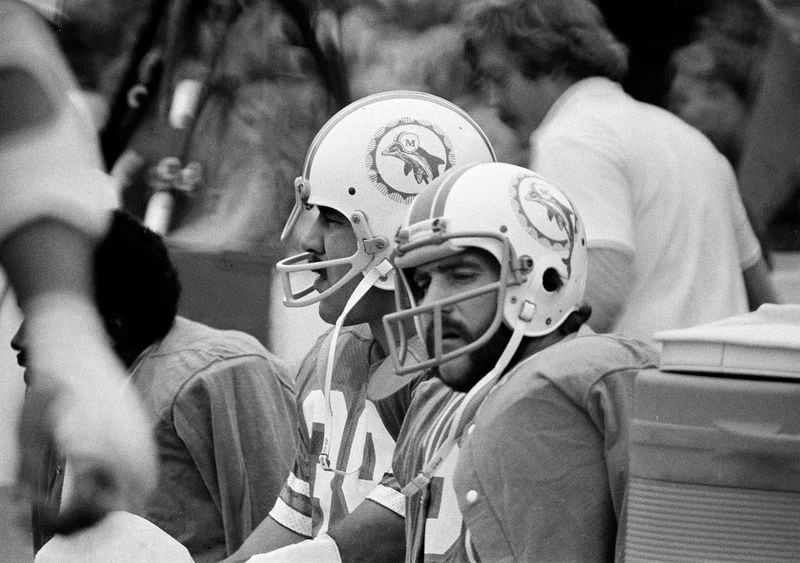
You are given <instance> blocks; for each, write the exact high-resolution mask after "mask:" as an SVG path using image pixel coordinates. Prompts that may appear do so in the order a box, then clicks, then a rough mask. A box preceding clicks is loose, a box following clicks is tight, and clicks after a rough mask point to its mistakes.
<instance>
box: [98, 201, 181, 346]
mask: <svg viewBox="0 0 800 563" xmlns="http://www.w3.org/2000/svg"><path fill="white" fill-rule="evenodd" d="M94 268H95V272H94V280H95V299H96V302H97V307H98V309H99V310H100V315H101V316H102V317H103V321H104V322H105V325H106V329H107V330H108V332H109V334H110V335H111V336H112V339H114V340H115V344H116V345H117V348H118V349H119V348H120V347H121V345H122V343H121V342H118V341H117V339H120V338H121V339H124V340H125V342H124V345H125V346H126V347H128V348H133V349H137V350H139V351H141V350H143V349H144V348H146V347H147V346H149V345H150V344H152V343H154V342H156V341H158V340H160V339H162V338H163V337H164V336H165V335H166V334H167V332H169V330H170V328H172V324H173V322H174V320H175V315H176V314H177V311H178V299H179V297H180V291H181V287H180V281H179V280H178V274H177V272H176V270H175V267H174V266H173V265H172V262H171V261H170V258H169V254H168V252H167V247H166V245H165V244H164V241H163V240H162V238H161V237H160V236H159V235H157V234H156V233H154V232H153V231H151V230H150V229H148V228H147V227H145V226H144V225H143V224H142V223H141V222H140V221H139V220H138V219H136V218H134V217H133V216H132V215H130V214H128V213H126V212H124V211H114V214H113V219H112V222H111V226H110V228H109V230H108V233H107V234H106V236H105V237H104V238H103V239H102V240H101V241H100V242H99V244H98V246H97V248H96V250H95V254H94ZM119 326H123V327H124V332H123V334H122V336H120V335H119V334H118V333H119ZM123 359H124V358H123Z"/></svg>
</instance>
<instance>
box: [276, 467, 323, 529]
mask: <svg viewBox="0 0 800 563" xmlns="http://www.w3.org/2000/svg"><path fill="white" fill-rule="evenodd" d="M298 453H299V452H298ZM312 514H313V507H312V500H311V485H310V479H309V477H308V476H307V472H306V470H305V464H303V463H301V462H300V460H299V459H295V462H294V465H293V467H292V471H291V473H290V474H289V477H288V478H287V479H286V482H285V483H284V485H283V488H282V489H281V492H280V494H279V495H278V499H277V500H276V501H275V505H274V506H273V507H272V510H271V511H270V513H269V516H270V518H272V519H273V520H275V521H276V522H277V523H278V524H280V525H281V526H283V527H285V528H288V529H289V530H291V531H293V532H294V533H296V534H300V535H301V536H303V537H305V538H310V537H312V533H313V521H312Z"/></svg>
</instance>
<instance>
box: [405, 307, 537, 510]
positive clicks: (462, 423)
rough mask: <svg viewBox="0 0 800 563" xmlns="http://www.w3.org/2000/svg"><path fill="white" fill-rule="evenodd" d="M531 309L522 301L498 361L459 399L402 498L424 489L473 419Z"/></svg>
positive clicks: (508, 357)
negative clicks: (433, 449)
mask: <svg viewBox="0 0 800 563" xmlns="http://www.w3.org/2000/svg"><path fill="white" fill-rule="evenodd" d="M535 309H536V305H534V304H533V303H531V302H530V301H526V302H525V303H524V304H523V305H522V310H521V311H520V314H519V318H520V321H522V322H518V323H517V326H515V327H514V331H513V332H512V333H511V337H510V338H509V339H508V344H506V347H505V349H504V350H503V353H502V354H500V358H498V360H497V363H495V365H494V367H493V368H492V369H491V370H490V371H489V373H487V374H486V375H484V376H483V377H482V378H481V379H480V380H479V381H478V382H477V383H476V384H475V385H474V386H473V387H472V389H470V390H469V392H468V393H467V394H466V396H465V397H464V398H463V399H462V400H461V404H460V405H459V407H458V410H456V412H455V413H453V420H454V422H453V424H451V425H450V429H449V431H448V433H447V438H446V439H445V441H444V442H442V444H441V445H440V446H439V447H438V448H437V449H436V453H434V454H433V456H432V457H431V459H430V460H429V461H428V463H426V464H425V466H424V467H423V468H422V471H420V472H419V473H418V474H417V476H416V477H414V479H413V480H412V481H411V482H409V483H408V484H407V485H406V486H405V487H403V490H402V491H401V492H402V493H403V494H404V495H405V496H406V498H411V497H412V496H414V495H415V494H416V493H417V492H418V491H420V490H422V489H424V488H425V487H427V486H428V483H430V481H431V478H432V477H433V475H434V473H435V472H436V469H437V468H438V467H439V465H441V464H442V462H443V461H444V460H445V459H446V458H447V456H448V454H449V453H450V450H452V449H453V446H454V445H455V444H456V443H457V442H458V440H459V438H461V434H462V433H463V432H464V429H465V428H466V426H467V425H468V424H469V423H470V422H471V421H472V419H473V418H474V417H475V413H476V412H477V411H478V408H479V407H480V406H481V404H483V401H484V399H486V396H487V395H488V394H489V391H490V390H491V389H492V387H494V384H495V383H496V382H497V380H498V379H500V376H501V375H503V372H504V371H505V369H506V368H507V367H508V364H509V363H510V362H511V359H512V358H513V357H514V354H516V352H517V349H518V348H519V345H520V342H522V338H523V337H524V336H525V329H526V328H527V324H528V321H529V320H530V319H531V318H533V312H534V310H535Z"/></svg>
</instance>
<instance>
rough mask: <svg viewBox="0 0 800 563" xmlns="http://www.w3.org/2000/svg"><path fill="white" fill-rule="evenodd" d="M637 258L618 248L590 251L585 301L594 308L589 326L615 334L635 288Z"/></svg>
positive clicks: (593, 249) (598, 330) (595, 329)
mask: <svg viewBox="0 0 800 563" xmlns="http://www.w3.org/2000/svg"><path fill="white" fill-rule="evenodd" d="M633 277H634V272H633V256H632V255H631V254H630V253H627V252H624V251H623V250H620V249H614V248H589V252H588V272H587V277H586V296H585V301H586V302H587V303H588V304H589V305H591V307H592V315H591V317H589V321H588V324H589V326H590V327H591V328H592V330H594V331H595V332H611V331H613V329H614V325H615V323H616V321H617V319H618V318H619V316H620V314H621V313H622V310H623V308H624V306H625V301H626V299H627V297H628V295H629V294H630V289H631V286H632V285H633Z"/></svg>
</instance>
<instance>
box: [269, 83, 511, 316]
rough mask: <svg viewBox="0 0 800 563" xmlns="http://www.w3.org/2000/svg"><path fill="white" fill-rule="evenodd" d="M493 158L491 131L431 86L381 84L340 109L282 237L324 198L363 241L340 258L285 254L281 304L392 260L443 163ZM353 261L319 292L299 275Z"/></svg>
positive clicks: (307, 168)
mask: <svg viewBox="0 0 800 563" xmlns="http://www.w3.org/2000/svg"><path fill="white" fill-rule="evenodd" d="M495 160H496V158H495V154H494V150H493V149H492V146H491V144H490V143H489V140H488V138H487V137H486V135H485V134H484V133H483V131H481V129H480V127H478V125H477V124H476V123H475V122H474V121H473V120H472V118H470V117H469V116H468V115H467V114H466V113H465V112H464V111H463V110H461V109H460V108H458V107H457V106H455V105H453V104H452V103H450V102H448V101H447V100H444V99H442V98H438V97H436V96H433V95H430V94H426V93H422V92H411V91H390V92H382V93H379V94H374V95H371V96H367V97H365V98H363V99H361V100H358V101H356V102H354V103H352V104H350V105H348V106H347V107H345V108H344V109H342V110H341V111H339V112H338V113H337V114H336V115H334V116H333V117H332V118H331V119H330V120H329V121H328V122H327V123H326V124H325V125H324V126H323V128H322V129H321V130H320V131H319V133H318V134H317V136H316V138H315V139H314V141H313V142H312V144H311V147H310V149H309V151H308V154H307V156H306V161H305V165H304V166H303V174H302V176H300V177H298V178H297V179H296V180H295V197H296V203H295V207H294V209H293V211H292V214H291V216H290V217H289V220H288V221H287V223H286V226H285V227H284V230H283V234H282V235H281V240H282V241H284V242H287V241H288V240H290V238H293V237H292V231H293V230H294V229H295V227H296V225H297V224H298V220H299V219H300V218H301V215H302V214H303V212H304V211H308V210H312V209H313V208H314V207H316V206H324V207H329V208H332V209H334V210H336V211H338V212H340V213H342V214H343V215H344V216H345V217H347V218H348V219H349V221H350V224H351V226H352V227H353V230H354V232H355V234H356V237H357V239H358V241H359V244H358V249H357V251H356V252H355V253H354V254H353V255H352V256H350V257H348V258H342V259H338V260H323V261H315V260H317V258H316V257H315V256H313V255H312V253H311V252H303V253H300V254H297V255H295V256H291V257H289V258H286V259H284V260H282V261H280V262H279V263H278V264H277V270H278V273H279V275H280V277H281V282H282V284H283V288H284V294H285V296H284V301H283V302H284V304H285V305H287V306H290V307H303V306H306V305H311V304H313V303H316V302H318V301H320V300H322V299H324V298H326V297H327V296H329V295H330V294H332V293H333V292H335V291H337V290H339V289H340V288H341V287H342V286H343V285H344V284H345V283H347V282H348V281H349V280H350V279H352V278H353V277H355V276H359V275H362V274H364V275H366V274H367V273H368V272H370V271H372V270H375V269H376V268H377V267H378V266H379V265H382V267H384V268H385V267H387V266H390V263H389V261H388V257H389V256H390V255H391V253H392V251H393V248H394V236H395V234H396V232H397V229H398V228H399V227H400V224H401V223H402V221H403V216H404V214H405V211H406V209H407V208H408V205H409V204H410V203H411V201H412V200H413V199H414V197H415V196H416V195H417V193H419V191H420V190H421V189H422V188H424V187H425V186H427V185H428V184H430V183H431V182H433V181H434V180H436V179H437V178H438V177H439V176H441V175H442V174H443V173H444V172H445V171H446V170H449V169H451V168H454V167H456V166H461V165H465V164H469V163H475V162H493V161H495ZM348 263H349V264H350V270H349V272H348V273H347V274H346V275H345V276H343V277H342V279H340V280H339V281H338V282H337V283H335V284H334V285H332V286H331V287H330V288H328V289H327V290H325V291H323V292H321V293H320V292H316V290H315V289H314V287H313V285H312V284H311V283H310V282H309V279H308V277H307V276H306V277H305V281H300V280H301V279H302V277H303V276H300V275H298V274H299V273H300V272H308V271H316V270H321V269H325V268H329V267H333V266H339V265H343V264H348ZM302 284H305V287H302V288H296V287H295V286H296V285H302ZM374 286H375V287H378V288H380V289H387V290H389V289H392V288H393V287H394V282H393V276H392V275H391V274H387V273H386V272H385V271H384V270H382V271H381V275H380V276H379V277H378V278H377V280H376V281H375V283H374Z"/></svg>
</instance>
